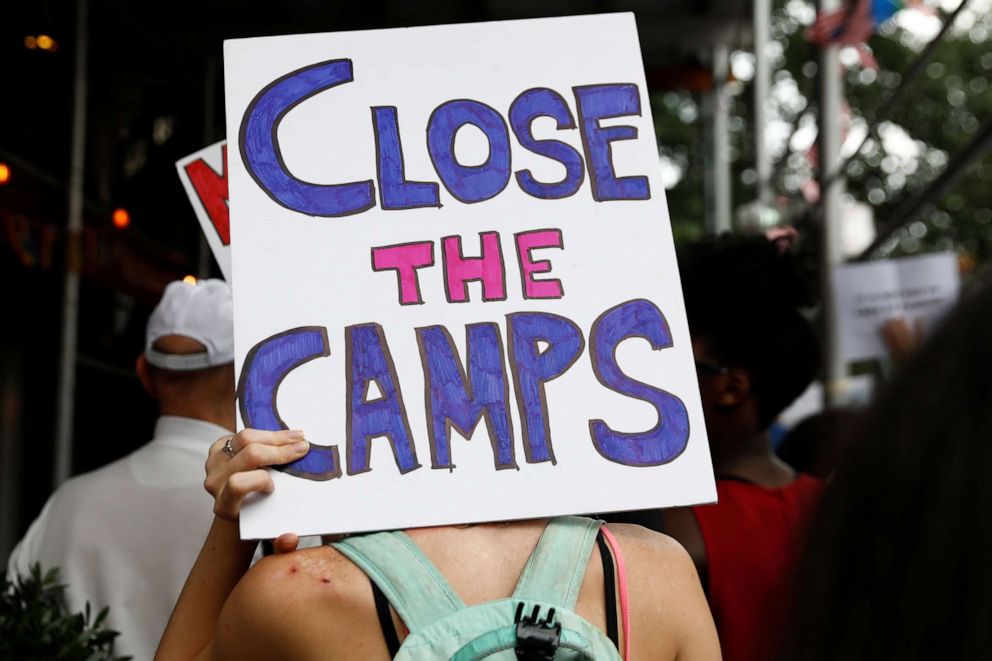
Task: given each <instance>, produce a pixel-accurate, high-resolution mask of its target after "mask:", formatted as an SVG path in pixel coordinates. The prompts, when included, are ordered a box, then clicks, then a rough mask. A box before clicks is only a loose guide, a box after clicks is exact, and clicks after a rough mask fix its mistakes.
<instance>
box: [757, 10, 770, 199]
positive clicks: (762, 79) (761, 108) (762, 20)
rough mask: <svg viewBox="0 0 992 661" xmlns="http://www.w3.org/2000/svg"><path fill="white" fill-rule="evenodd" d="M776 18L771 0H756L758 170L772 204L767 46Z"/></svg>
mask: <svg viewBox="0 0 992 661" xmlns="http://www.w3.org/2000/svg"><path fill="white" fill-rule="evenodd" d="M771 18H772V7H771V0H754V169H755V171H756V172H757V174H758V200H759V201H760V202H761V203H762V204H771V203H772V200H773V196H774V193H773V189H772V159H771V154H770V153H769V152H768V147H767V145H766V144H765V122H766V121H767V120H766V118H765V103H766V102H767V101H768V93H769V90H770V89H771V80H772V71H771V66H770V63H769V59H768V53H767V48H766V46H767V45H768V33H769V25H770V23H771Z"/></svg>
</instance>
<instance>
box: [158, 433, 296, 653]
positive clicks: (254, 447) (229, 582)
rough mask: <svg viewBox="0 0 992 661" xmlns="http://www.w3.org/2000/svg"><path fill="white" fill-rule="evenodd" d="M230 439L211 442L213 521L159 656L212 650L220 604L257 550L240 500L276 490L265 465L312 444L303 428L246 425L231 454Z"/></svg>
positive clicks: (233, 441)
mask: <svg viewBox="0 0 992 661" xmlns="http://www.w3.org/2000/svg"><path fill="white" fill-rule="evenodd" d="M227 439H228V437H224V438H222V439H220V440H218V441H217V442H216V443H214V444H213V446H211V448H210V454H209V458H208V459H207V464H206V469H207V479H206V481H205V482H204V486H205V487H206V489H207V491H209V492H210V494H211V495H212V496H214V513H215V515H216V516H215V518H214V523H213V525H212V526H211V528H210V532H209V533H208V535H207V539H206V541H205V542H204V543H203V548H202V549H201V551H200V555H199V557H198V558H197V560H196V564H194V565H193V569H192V570H190V574H189V578H187V579H186V585H185V587H183V591H182V594H181V595H180V597H179V601H178V602H177V603H176V608H175V610H174V611H173V612H172V617H171V618H169V624H168V625H167V626H166V629H165V633H164V634H163V635H162V641H161V642H160V643H159V648H158V652H157V653H156V654H155V658H156V659H193V658H199V657H201V655H203V654H204V653H205V652H206V653H207V656H209V648H210V644H211V641H212V639H213V635H214V630H215V628H216V625H217V619H218V617H219V615H220V611H221V608H222V607H223V605H224V602H225V601H226V600H227V597H228V595H230V594H231V591H232V590H233V589H234V587H235V586H236V585H237V584H238V581H239V580H241V577H242V576H243V575H244V573H245V572H246V571H247V570H248V567H249V565H250V564H251V558H252V555H253V554H254V550H255V542H243V541H241V539H240V537H239V535H238V523H237V521H238V514H239V512H240V511H241V504H242V503H243V502H244V499H245V497H247V496H248V495H249V494H251V493H256V492H262V493H269V492H271V491H272V488H273V483H272V477H271V476H270V475H269V474H268V472H267V471H266V470H264V468H263V467H264V466H273V465H278V464H285V463H288V462H290V461H293V460H295V459H299V458H300V457H302V456H303V455H305V454H306V453H307V451H308V450H309V444H307V442H306V441H305V440H304V439H303V433H302V432H300V431H281V432H265V431H257V430H251V429H246V430H244V431H242V432H240V433H238V434H237V435H235V436H234V437H233V438H231V446H232V449H233V452H234V453H233V455H232V456H228V454H227V453H225V452H224V451H223V448H224V444H225V442H226V441H227ZM293 537H295V536H293ZM287 540H288V541H287ZM290 542H295V540H293V539H292V538H291V537H283V538H280V543H279V545H278V546H279V547H280V548H281V549H284V548H285V547H286V546H287V544H288V543H290Z"/></svg>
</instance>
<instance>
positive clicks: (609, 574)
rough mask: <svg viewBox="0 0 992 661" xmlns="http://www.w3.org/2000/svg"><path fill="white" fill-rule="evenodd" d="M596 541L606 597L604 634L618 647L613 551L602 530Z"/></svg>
mask: <svg viewBox="0 0 992 661" xmlns="http://www.w3.org/2000/svg"><path fill="white" fill-rule="evenodd" d="M596 543H597V544H599V557H600V558H602V560H603V594H604V596H605V598H606V635H607V637H608V638H609V639H610V640H612V641H613V644H614V645H616V647H617V649H618V650H619V649H620V634H619V633H618V630H619V627H618V626H617V578H616V569H614V567H613V553H612V552H610V545H609V544H607V543H606V539H605V538H604V537H603V532H602V530H600V532H599V534H598V535H596Z"/></svg>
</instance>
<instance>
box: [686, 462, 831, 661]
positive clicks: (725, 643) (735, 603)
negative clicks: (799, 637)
mask: <svg viewBox="0 0 992 661" xmlns="http://www.w3.org/2000/svg"><path fill="white" fill-rule="evenodd" d="M716 489H717V494H718V496H719V503H718V504H716V505H703V506H699V507H693V508H692V510H693V514H694V515H695V517H696V521H697V522H698V523H699V530H700V532H701V533H702V536H703V543H704V544H705V545H706V556H707V570H708V572H707V585H708V589H707V596H708V598H709V602H710V609H711V610H712V611H713V619H714V621H715V622H716V628H717V631H718V632H719V634H720V645H721V647H722V648H723V658H724V661H768V660H769V659H775V658H777V654H778V646H779V643H780V641H781V636H782V632H783V629H784V627H785V626H786V623H787V621H788V614H789V611H790V603H789V601H790V596H791V590H792V577H793V574H794V570H795V565H796V561H797V559H798V555H799V553H800V552H801V549H802V542H803V540H804V538H805V534H806V529H807V526H808V523H809V521H810V519H811V517H812V515H813V513H814V511H815V509H816V504H817V502H818V500H819V497H820V493H821V492H822V491H823V482H822V481H821V480H819V479H817V478H814V477H810V476H808V475H800V476H799V477H798V478H796V480H795V481H793V482H792V483H791V484H789V485H788V486H785V487H783V488H781V489H766V488H764V487H760V486H757V485H754V484H750V483H748V482H743V481H739V480H734V479H721V480H717V483H716Z"/></svg>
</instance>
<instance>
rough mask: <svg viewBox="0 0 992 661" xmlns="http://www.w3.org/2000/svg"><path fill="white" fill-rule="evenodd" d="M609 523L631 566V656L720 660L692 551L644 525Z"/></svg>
mask: <svg viewBox="0 0 992 661" xmlns="http://www.w3.org/2000/svg"><path fill="white" fill-rule="evenodd" d="M609 528H610V531H611V532H613V534H614V536H615V537H616V538H617V541H618V542H619V544H620V551H621V553H622V554H623V558H624V564H625V565H626V567H627V576H628V578H627V580H628V585H629V589H630V604H631V621H632V625H633V632H634V633H633V634H632V636H631V644H632V652H633V657H634V658H679V659H707V660H709V659H719V658H720V646H719V642H718V641H717V636H716V628H715V627H714V625H713V617H712V615H711V614H710V610H709V606H708V605H707V604H706V598H705V596H704V595H703V589H702V586H701V585H700V582H699V575H698V574H697V572H696V566H695V564H693V561H692V559H691V558H690V557H689V554H688V552H686V550H685V549H684V548H683V547H682V545H681V544H679V542H677V541H676V540H674V539H672V538H671V537H669V536H668V535H663V534H661V533H659V532H655V531H653V530H648V529H647V528H643V527H641V526H636V525H630V524H611V525H610V526H609ZM637 632H641V633H637Z"/></svg>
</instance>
